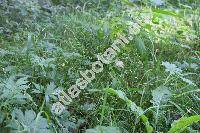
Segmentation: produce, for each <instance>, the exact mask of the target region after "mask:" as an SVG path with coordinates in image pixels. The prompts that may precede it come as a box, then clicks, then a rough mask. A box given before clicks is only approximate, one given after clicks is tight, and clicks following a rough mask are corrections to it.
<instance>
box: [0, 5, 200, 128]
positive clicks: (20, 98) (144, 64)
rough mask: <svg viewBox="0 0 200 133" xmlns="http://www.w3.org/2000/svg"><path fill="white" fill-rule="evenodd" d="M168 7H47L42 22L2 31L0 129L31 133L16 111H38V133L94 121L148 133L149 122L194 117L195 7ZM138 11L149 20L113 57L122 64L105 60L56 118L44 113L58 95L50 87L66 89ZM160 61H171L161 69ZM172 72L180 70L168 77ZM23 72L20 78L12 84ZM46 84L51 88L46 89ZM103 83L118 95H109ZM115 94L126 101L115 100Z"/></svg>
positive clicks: (196, 92) (154, 124)
mask: <svg viewBox="0 0 200 133" xmlns="http://www.w3.org/2000/svg"><path fill="white" fill-rule="evenodd" d="M99 6H101V5H99ZM110 6H111V5H110ZM128 8H132V9H133V10H128ZM169 8H171V7H168V8H167V7H165V9H162V8H161V9H160V10H156V11H155V10H153V9H154V7H150V6H144V5H143V7H141V10H137V9H135V8H134V7H129V6H128V5H127V4H124V3H120V4H119V5H117V6H116V4H115V2H113V3H112V6H111V7H110V8H109V9H108V11H107V12H106V13H105V12H104V14H103V13H102V14H101V12H102V11H100V12H96V10H93V9H90V10H85V11H77V10H75V11H71V12H69V13H63V14H62V13H56V12H53V13H52V16H51V17H50V18H49V21H46V22H45V21H42V20H38V21H37V23H33V24H30V28H26V27H21V28H18V29H17V31H15V32H11V33H10V34H2V35H1V36H0V42H1V45H0V55H1V56H0V68H1V69H0V75H1V78H0V81H1V84H0V99H1V102H0V107H1V108H0V128H1V129H2V130H6V131H5V132H10V131H14V132H17V131H18V132H19V131H22V130H27V131H28V132H32V131H31V130H32V127H30V126H28V125H26V126H27V129H26V128H24V127H23V125H20V124H22V123H23V122H21V120H20V119H18V118H16V117H15V116H14V115H13V114H14V113H16V112H15V111H14V110H15V109H16V108H17V109H20V110H22V111H23V112H25V110H33V111H34V112H35V113H36V114H40V113H41V112H43V113H42V114H41V118H44V119H45V120H46V121H47V122H48V126H45V125H42V126H44V129H47V130H45V131H43V130H39V128H38V127H36V129H38V130H39V132H66V131H69V132H84V131H85V130H86V129H93V130H94V131H95V130H97V129H95V127H96V126H98V125H100V126H110V127H112V126H113V127H119V128H120V130H121V132H151V129H150V127H152V129H153V132H168V131H169V130H170V128H171V127H172V126H171V124H172V123H173V122H174V121H176V120H178V119H180V118H181V117H190V116H195V115H199V113H200V109H199V107H200V101H199V84H200V80H199V56H200V55H199V44H200V43H199V26H198V24H199V19H198V16H199V15H198V10H199V9H198V8H197V9H195V8H194V9H193V10H191V9H189V8H188V9H187V8H185V7H179V8H178V9H177V10H178V12H175V11H172V10H171V9H169ZM191 8H193V7H191ZM119 9H121V10H119ZM99 14H100V15H99ZM105 14H106V15H105ZM107 14H110V15H107ZM128 14H131V16H130V15H128ZM174 14H175V15H174ZM195 15H197V16H195ZM143 16H144V17H147V16H150V17H151V19H152V22H150V23H143V24H142V25H141V29H140V33H139V34H137V35H135V36H134V39H133V41H131V42H130V43H129V44H128V45H126V47H125V48H122V49H121V52H120V53H119V54H118V56H117V59H118V60H120V61H123V63H124V65H125V67H124V68H118V67H117V66H116V65H115V63H112V64H110V65H105V66H104V70H103V72H102V73H100V74H97V76H96V78H95V80H94V81H92V83H91V84H90V85H89V86H88V87H87V88H86V89H84V90H82V92H81V94H80V95H79V97H78V98H76V99H75V100H73V103H72V104H70V105H69V106H67V107H66V110H65V111H64V112H63V113H62V115H60V116H58V115H55V114H54V113H52V112H51V106H52V104H53V103H55V102H56V101H57V100H58V99H57V97H55V95H53V91H54V90H56V89H57V88H59V87H60V88H63V89H64V90H65V91H67V89H68V88H69V87H70V85H72V84H74V83H75V81H76V79H78V78H79V77H80V74H79V72H80V71H84V70H86V69H90V67H91V63H92V62H94V61H96V60H97V58H96V54H97V53H103V52H104V51H105V50H106V49H107V48H108V47H109V46H110V45H111V44H112V42H113V41H114V40H115V39H116V34H117V33H118V32H124V33H126V35H128V34H129V33H128V31H127V27H128V23H129V22H130V21H134V22H138V21H139V18H140V19H142V17H143ZM27 25H29V24H27ZM163 62H169V64H171V65H169V68H167V67H166V66H164V65H162V63H163ZM173 65H176V66H177V68H174V67H173ZM174 69H175V70H176V69H181V70H182V72H181V73H176V72H175V73H174V74H170V73H171V72H172V71H174ZM12 76H13V77H14V78H13V80H11V81H10V82H8V81H9V80H8V79H9V78H10V77H12ZM23 77H27V79H25V80H20V81H18V80H19V79H21V78H23ZM183 78H184V80H183ZM6 83H10V85H9V84H6ZM50 83H53V84H54V85H55V86H51V87H49V88H48V85H49V84H50ZM18 84H19V85H18ZM34 84H38V86H39V87H38V88H37V87H36V86H35V85H34ZM25 85H26V86H25ZM21 86H24V88H21V89H20V87H21ZM49 86H50V85H49ZM13 88H14V89H13ZM105 88H113V90H118V91H116V92H121V93H116V92H115V93H116V94H115V95H112V93H110V92H107V91H105ZM159 88H161V90H159ZM7 90H9V91H7ZM119 90H120V91H119ZM168 92H169V93H168ZM6 93H8V94H6ZM122 93H124V95H125V96H126V97H127V98H128V99H129V100H130V101H131V103H132V104H130V101H128V100H127V99H126V98H125V99H123V98H121V97H120V96H121V95H122ZM154 93H155V95H153V94H154ZM166 96H167V97H166ZM131 105H132V106H133V105H136V106H137V108H136V109H133V108H131ZM140 109H141V110H142V112H143V115H140V113H141V110H140ZM39 112H40V113H39ZM37 116H38V118H37V119H39V118H40V115H37ZM30 117H31V116H30ZM14 120H15V121H14ZM39 120H40V119H39ZM39 120H38V121H39ZM13 123H15V124H16V123H17V124H18V126H14V125H13ZM36 123H37V122H36ZM190 123H192V122H190ZM25 124H27V123H25ZM6 125H9V126H8V127H9V128H8V127H6ZM147 125H148V126H147ZM186 125H187V124H186ZM16 127H18V128H16ZM102 130H104V129H102ZM107 130H108V129H107V128H106V129H105V130H104V132H109V131H107ZM112 130H113V131H112V132H115V130H116V129H112ZM186 130H187V131H188V132H192V131H196V132H198V131H199V130H200V126H199V123H197V124H193V125H189V124H188V128H186ZM86 131H87V130H86ZM110 132H111V131H110Z"/></svg>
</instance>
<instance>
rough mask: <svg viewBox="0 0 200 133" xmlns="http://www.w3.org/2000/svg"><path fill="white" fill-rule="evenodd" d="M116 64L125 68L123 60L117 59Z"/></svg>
mask: <svg viewBox="0 0 200 133" xmlns="http://www.w3.org/2000/svg"><path fill="white" fill-rule="evenodd" d="M115 64H116V66H117V67H120V68H124V63H123V62H122V61H116V62H115Z"/></svg>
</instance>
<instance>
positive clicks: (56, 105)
mask: <svg viewBox="0 0 200 133" xmlns="http://www.w3.org/2000/svg"><path fill="white" fill-rule="evenodd" d="M64 110H65V106H64V105H62V104H61V103H60V102H56V103H54V104H53V106H52V108H51V112H52V113H55V114H57V115H60V114H61V113H62V112H63V111H64Z"/></svg>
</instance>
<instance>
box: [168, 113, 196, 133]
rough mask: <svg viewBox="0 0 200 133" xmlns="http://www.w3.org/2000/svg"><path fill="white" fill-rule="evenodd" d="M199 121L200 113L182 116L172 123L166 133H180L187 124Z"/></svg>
mask: <svg viewBox="0 0 200 133" xmlns="http://www.w3.org/2000/svg"><path fill="white" fill-rule="evenodd" d="M199 121H200V115H195V116H191V117H182V118H180V119H179V120H178V121H176V122H174V123H173V124H172V127H171V129H170V130H169V132H168V133H181V132H182V131H184V130H185V129H186V128H187V127H188V126H190V125H192V124H193V123H196V122H199Z"/></svg>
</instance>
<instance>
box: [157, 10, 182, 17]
mask: <svg viewBox="0 0 200 133" xmlns="http://www.w3.org/2000/svg"><path fill="white" fill-rule="evenodd" d="M153 12H155V13H160V14H164V15H170V16H175V17H179V15H178V14H177V13H175V12H173V11H167V10H162V9H153Z"/></svg>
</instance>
